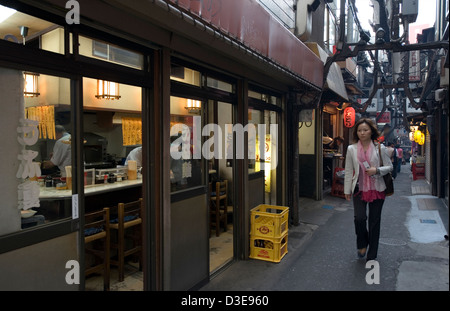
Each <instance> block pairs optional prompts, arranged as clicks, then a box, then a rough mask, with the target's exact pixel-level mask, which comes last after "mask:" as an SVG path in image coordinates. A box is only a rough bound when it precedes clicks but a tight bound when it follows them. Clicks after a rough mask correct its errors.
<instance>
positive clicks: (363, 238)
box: [353, 195, 384, 260]
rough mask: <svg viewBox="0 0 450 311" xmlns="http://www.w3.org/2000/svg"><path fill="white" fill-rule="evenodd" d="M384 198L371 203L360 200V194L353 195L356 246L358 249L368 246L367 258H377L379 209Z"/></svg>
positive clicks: (379, 222)
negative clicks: (367, 209) (367, 208)
mask: <svg viewBox="0 0 450 311" xmlns="http://www.w3.org/2000/svg"><path fill="white" fill-rule="evenodd" d="M383 203H384V200H375V201H373V202H371V203H367V202H366V201H363V200H361V195H354V196H353V208H354V216H355V218H354V222H355V233H356V246H357V248H358V249H361V248H366V247H369V250H368V252H367V260H373V259H376V258H377V252H378V241H379V239H380V224H381V210H382V208H383ZM367 205H369V222H368V225H369V226H368V227H367V211H366V207H367Z"/></svg>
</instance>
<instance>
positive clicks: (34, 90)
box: [23, 72, 41, 97]
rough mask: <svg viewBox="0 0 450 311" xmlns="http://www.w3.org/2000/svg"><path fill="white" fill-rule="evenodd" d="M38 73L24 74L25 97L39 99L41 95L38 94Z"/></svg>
mask: <svg viewBox="0 0 450 311" xmlns="http://www.w3.org/2000/svg"><path fill="white" fill-rule="evenodd" d="M38 77H39V74H38V73H31V72H24V78H25V87H24V90H23V95H24V96H25V97H38V96H39V95H41V94H40V93H39V92H38Z"/></svg>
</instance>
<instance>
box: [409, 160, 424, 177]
mask: <svg viewBox="0 0 450 311" xmlns="http://www.w3.org/2000/svg"><path fill="white" fill-rule="evenodd" d="M412 173H413V180H417V179H424V178H425V164H424V163H413V165H412Z"/></svg>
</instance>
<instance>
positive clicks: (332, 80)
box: [305, 42, 348, 101]
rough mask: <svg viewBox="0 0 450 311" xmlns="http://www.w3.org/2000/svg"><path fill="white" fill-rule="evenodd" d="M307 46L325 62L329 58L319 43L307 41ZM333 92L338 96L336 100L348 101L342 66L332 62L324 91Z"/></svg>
mask: <svg viewBox="0 0 450 311" xmlns="http://www.w3.org/2000/svg"><path fill="white" fill-rule="evenodd" d="M305 44H306V46H307V47H308V48H309V49H310V50H311V51H313V52H314V53H315V54H316V55H317V56H318V57H319V58H320V59H321V60H322V62H323V63H324V64H325V62H326V61H327V58H328V54H327V52H325V51H324V50H323V49H322V48H321V47H320V46H319V45H318V44H317V43H315V42H306V43H305ZM327 90H329V91H331V92H333V93H334V94H333V95H335V96H337V98H334V100H336V101H348V95H347V90H346V88H345V83H344V78H343V77H342V72H341V68H340V67H339V65H338V64H337V63H333V64H331V67H330V71H329V72H328V76H327V80H326V83H325V85H324V91H327Z"/></svg>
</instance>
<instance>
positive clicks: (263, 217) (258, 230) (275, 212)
mask: <svg viewBox="0 0 450 311" xmlns="http://www.w3.org/2000/svg"><path fill="white" fill-rule="evenodd" d="M250 213H251V214H250V217H251V220H250V224H251V232H250V258H253V259H260V260H266V261H272V262H280V261H281V259H283V257H284V256H285V255H286V254H287V252H288V249H287V242H288V224H289V208H288V207H285V206H277V205H267V204H261V205H258V206H257V207H255V208H253V209H252V210H251V211H250Z"/></svg>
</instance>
